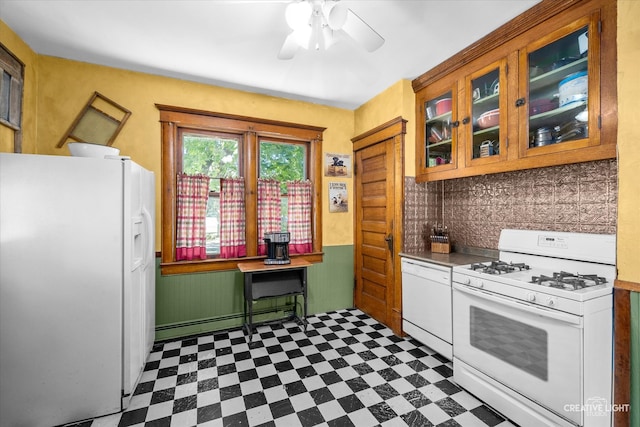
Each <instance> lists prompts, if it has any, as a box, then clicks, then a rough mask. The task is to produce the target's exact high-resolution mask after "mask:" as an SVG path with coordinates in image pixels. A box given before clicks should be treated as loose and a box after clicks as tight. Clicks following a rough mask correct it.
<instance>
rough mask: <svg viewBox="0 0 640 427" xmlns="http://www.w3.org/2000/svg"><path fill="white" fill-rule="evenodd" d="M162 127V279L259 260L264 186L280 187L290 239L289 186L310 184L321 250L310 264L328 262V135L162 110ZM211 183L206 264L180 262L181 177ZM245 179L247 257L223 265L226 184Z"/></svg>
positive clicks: (308, 128)
mask: <svg viewBox="0 0 640 427" xmlns="http://www.w3.org/2000/svg"><path fill="white" fill-rule="evenodd" d="M157 107H158V109H159V110H160V122H161V124H162V153H163V158H162V194H163V197H162V263H161V271H162V274H178V273H188V272H198V271H212V270H226V269H233V268H236V266H237V262H238V261H241V260H245V259H251V258H259V257H260V256H259V249H258V246H259V244H260V242H261V241H262V239H261V236H258V228H259V227H258V216H259V214H258V212H257V210H258V209H257V206H258V201H257V192H258V190H257V188H258V179H259V178H264V179H273V180H276V181H278V182H280V201H281V211H280V212H281V224H282V231H286V230H287V220H288V218H287V211H288V210H287V207H288V197H289V195H288V192H287V185H286V182H288V181H302V180H309V181H310V182H311V183H312V189H313V194H314V196H313V201H312V204H313V207H312V215H311V219H310V220H311V223H312V227H311V228H312V233H313V236H312V239H313V243H312V246H313V250H312V252H310V253H305V254H303V255H300V256H303V257H305V258H306V259H307V260H309V261H312V262H317V261H320V260H321V259H322V238H321V234H320V233H321V231H320V230H322V221H321V211H322V209H321V205H320V194H321V188H320V184H321V179H322V177H321V171H322V168H321V161H322V159H321V152H322V146H321V144H322V132H323V131H324V128H318V127H313V126H306V125H299V124H291V123H283V122H275V121H270V120H263V119H252V118H247V117H238V116H231V115H227V114H218V113H211V112H205V111H196V110H190V109H184V108H179V107H170V106H164V105H157ZM179 173H186V174H189V175H196V174H203V175H207V176H209V177H210V178H211V179H210V180H209V195H208V203H207V218H206V236H207V239H206V259H205V260H197V261H176V259H175V252H176V250H175V241H176V176H177V175H178V174H179ZM222 178H242V179H243V180H244V185H245V201H244V206H245V239H246V241H245V244H246V254H247V255H246V257H242V258H232V259H229V258H223V257H222V256H221V255H220V254H221V248H220V247H221V245H220V226H221V219H220V188H221V186H220V181H221V179H222Z"/></svg>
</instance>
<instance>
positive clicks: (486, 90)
mask: <svg viewBox="0 0 640 427" xmlns="http://www.w3.org/2000/svg"><path fill="white" fill-rule="evenodd" d="M505 70H506V60H502V61H499V62H497V63H494V64H491V65H489V66H488V67H485V68H483V69H482V70H479V71H478V72H476V73H474V74H472V75H470V76H468V77H467V81H466V90H467V92H468V94H467V99H468V100H470V102H471V106H470V108H471V114H470V117H469V116H467V117H466V118H465V119H463V120H462V126H463V129H464V132H465V133H466V138H465V141H467V159H471V160H472V161H473V160H474V159H485V158H493V159H494V160H497V158H498V157H500V154H501V152H504V154H506V149H504V150H503V147H502V145H503V144H501V139H502V138H501V135H502V134H503V133H504V129H505V127H506V126H501V123H506V120H505V119H504V118H502V117H501V116H505V117H506V114H507V109H506V107H507V105H506V99H507V97H506V95H505V92H506V71H505ZM501 86H502V91H501V90H500V89H501Z"/></svg>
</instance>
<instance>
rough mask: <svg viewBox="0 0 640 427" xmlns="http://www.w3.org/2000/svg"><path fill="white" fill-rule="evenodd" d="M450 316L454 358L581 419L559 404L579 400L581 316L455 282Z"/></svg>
mask: <svg viewBox="0 0 640 427" xmlns="http://www.w3.org/2000/svg"><path fill="white" fill-rule="evenodd" d="M453 319H454V320H453V344H454V346H453V352H454V357H455V358H457V359H460V360H461V361H463V362H465V363H467V364H468V365H470V366H472V367H474V368H475V369H477V370H478V371H480V372H482V373H484V374H485V375H487V376H489V377H490V378H493V379H494V380H496V381H498V382H500V383H502V384H503V385H505V386H506V387H508V388H510V389H512V390H515V391H516V392H518V393H519V394H521V395H523V396H526V397H527V398H528V399H530V400H532V401H534V402H537V403H538V404H540V405H542V406H544V407H546V408H547V409H549V410H551V411H552V412H555V413H556V414H558V415H561V416H562V417H565V418H566V417H569V418H570V419H572V421H574V422H575V423H580V422H581V416H580V414H579V412H577V411H576V412H566V411H565V410H564V409H563V408H564V407H565V405H566V404H568V403H573V402H581V401H582V375H581V372H582V363H583V362H582V348H583V342H582V328H583V322H582V318H581V317H580V316H575V315H571V314H567V313H564V312H562V311H558V310H550V309H546V308H544V307H539V306H535V305H533V304H527V303H525V302H521V301H518V300H515V299H512V298H508V297H504V296H501V295H498V294H494V293H489V292H486V291H482V290H478V289H474V288H471V287H468V286H464V285H461V284H459V283H454V284H453ZM454 369H455V368H454ZM573 418H575V419H573Z"/></svg>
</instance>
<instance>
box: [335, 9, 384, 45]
mask: <svg viewBox="0 0 640 427" xmlns="http://www.w3.org/2000/svg"><path fill="white" fill-rule="evenodd" d="M342 30H343V31H344V32H345V33H347V34H348V35H349V36H351V37H352V38H353V39H354V40H355V41H357V42H359V43H360V44H362V45H363V46H364V48H365V49H366V50H367V51H369V52H373V51H374V50H376V49H378V48H379V47H380V46H382V45H383V44H384V39H383V38H382V36H381V35H380V34H378V33H377V32H376V31H375V30H374V29H373V28H371V27H370V26H369V24H367V23H366V22H364V21H363V20H362V19H361V18H360V17H359V16H358V15H356V14H355V13H354V12H353V11H352V10H351V9H348V11H347V17H346V19H345V22H344V25H343V26H342Z"/></svg>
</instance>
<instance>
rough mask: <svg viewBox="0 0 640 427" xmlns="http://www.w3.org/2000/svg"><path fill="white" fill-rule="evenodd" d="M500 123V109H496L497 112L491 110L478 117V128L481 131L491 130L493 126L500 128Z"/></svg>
mask: <svg viewBox="0 0 640 427" xmlns="http://www.w3.org/2000/svg"><path fill="white" fill-rule="evenodd" d="M499 123H500V109H499V108H496V109H495V110H489V111H486V112H484V113H482V114H481V115H480V117H478V126H479V127H480V128H481V129H486V128H490V127H493V126H498V124H499Z"/></svg>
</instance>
